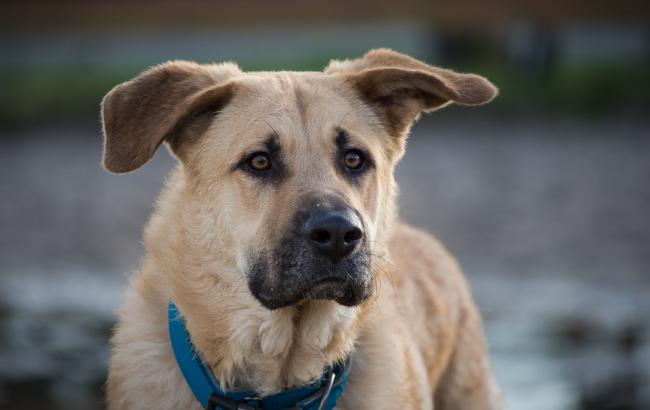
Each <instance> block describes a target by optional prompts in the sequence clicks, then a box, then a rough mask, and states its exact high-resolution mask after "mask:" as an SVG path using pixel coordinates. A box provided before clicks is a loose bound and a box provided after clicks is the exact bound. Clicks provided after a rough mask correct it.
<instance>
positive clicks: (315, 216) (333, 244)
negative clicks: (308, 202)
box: [303, 207, 363, 262]
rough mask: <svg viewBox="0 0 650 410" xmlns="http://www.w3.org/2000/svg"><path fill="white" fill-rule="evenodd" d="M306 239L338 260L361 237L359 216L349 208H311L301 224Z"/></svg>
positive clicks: (353, 246)
mask: <svg viewBox="0 0 650 410" xmlns="http://www.w3.org/2000/svg"><path fill="white" fill-rule="evenodd" d="M303 232H304V234H305V236H306V239H307V240H308V241H309V242H310V243H311V244H312V245H313V246H314V248H316V250H318V251H319V252H320V253H322V254H323V255H325V256H327V257H329V258H330V259H332V261H333V262H338V261H339V260H341V259H342V258H344V257H345V256H347V255H349V254H350V253H352V251H353V250H354V249H355V248H356V247H357V244H359V243H360V242H361V240H362V239H363V229H361V221H360V220H359V217H358V216H357V215H356V214H355V213H354V212H352V211H351V210H334V209H320V208H316V207H315V208H313V209H312V210H311V212H310V213H309V217H308V218H307V220H306V221H305V224H304V226H303Z"/></svg>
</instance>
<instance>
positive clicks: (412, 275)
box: [388, 221, 463, 288]
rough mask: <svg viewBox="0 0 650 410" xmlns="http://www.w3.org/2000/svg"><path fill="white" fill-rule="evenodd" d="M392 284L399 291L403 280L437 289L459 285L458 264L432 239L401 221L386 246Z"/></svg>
mask: <svg viewBox="0 0 650 410" xmlns="http://www.w3.org/2000/svg"><path fill="white" fill-rule="evenodd" d="M388 247H389V252H390V257H391V262H392V264H393V267H394V269H393V271H391V277H392V279H393V283H394V284H395V285H396V286H397V287H398V288H399V287H401V285H402V284H403V283H404V281H405V280H407V281H412V280H416V281H420V280H424V281H426V282H430V281H433V282H434V283H435V284H437V285H438V286H445V285H447V286H448V285H453V286H457V285H458V283H457V282H459V281H460V282H463V278H462V276H463V275H462V273H461V270H460V267H459V266H458V262H457V261H456V259H455V258H454V257H453V256H452V255H451V253H450V252H449V251H448V250H447V249H446V248H445V246H444V245H443V244H442V243H440V241H438V240H437V239H436V238H435V237H434V236H432V235H431V234H429V233H428V232H425V231H423V230H421V229H417V228H414V227H412V226H410V225H408V224H406V223H404V222H401V221H400V222H398V223H397V224H396V226H395V228H394V230H393V233H392V235H391V238H390V240H389V243H388Z"/></svg>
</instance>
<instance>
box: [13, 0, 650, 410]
mask: <svg viewBox="0 0 650 410" xmlns="http://www.w3.org/2000/svg"><path fill="white" fill-rule="evenodd" d="M373 47H390V48H393V49H395V50H398V51H401V52H404V53H408V54H411V55H413V56H415V57H418V58H420V59H423V60H425V61H427V62H429V63H431V64H435V65H441V66H446V67H450V68H454V69H456V70H466V71H472V72H477V73H480V74H483V75H485V76H487V77H488V78H490V79H491V80H492V81H493V82H494V83H496V84H497V85H498V86H499V87H500V88H501V95H500V97H499V98H498V99H497V100H496V101H495V102H494V103H493V104H491V105H490V106H486V107H481V108H473V109H469V108H449V109H446V110H443V111H440V112H438V113H434V114H432V115H429V116H426V117H424V118H422V120H421V121H420V122H419V123H418V124H417V125H416V127H415V128H414V131H413V134H412V136H411V139H410V142H409V149H408V152H407V155H406V156H405V158H404V160H403V161H402V163H401V164H400V165H399V168H398V170H397V179H398V182H399V183H400V185H401V196H400V204H401V214H402V216H403V218H404V219H406V220H407V221H409V222H410V223H413V224H415V225H419V226H422V227H425V228H426V229H428V230H429V231H431V232H433V233H434V234H436V235H437V236H438V237H439V238H441V239H442V241H443V242H445V243H446V244H447V246H448V247H449V248H450V249H451V251H452V252H453V253H454V254H455V255H456V256H458V258H459V259H460V262H461V264H462V266H463V267H464V270H465V271H466V273H467V276H468V278H469V281H470V284H471V287H472V290H473V293H474V295H475V297H476V299H477V301H478V304H479V307H480V309H481V311H482V314H483V316H484V319H485V328H486V334H487V338H488V342H489V345H490V350H491V354H492V360H493V363H494V367H495V370H496V374H497V378H498V380H499V382H500V384H501V386H502V387H503V389H504V391H505V395H506V400H507V403H508V408H509V409H514V410H519V409H527V410H563V409H575V410H584V409H593V410H600V409H630V410H636V409H639V410H640V409H645V410H647V409H650V131H649V130H650V116H649V114H650V3H649V2H648V1H647V0H639V1H637V0H619V1H617V2H614V1H611V0H609V1H608V0H591V1H570V0H565V1H559V0H546V1H543V2H541V1H538V2H521V1H515V0H500V1H481V0H455V1H452V0H437V1H416V0H402V1H400V2H397V1H384V0H375V1H369V0H364V1H345V0H330V1H328V2H319V3H316V2H304V1H297V0H295V1H289V0H278V1H273V2H266V1H262V0H255V1H241V2H234V1H233V2H227V1H201V0H186V1H183V2H171V1H147V0H145V1H139V2H129V1H120V2H108V1H102V2H100V1H57V2H54V1H51V2H45V1H43V2H35V1H11V0H4V1H3V2H2V3H1V4H0V408H2V409H35V408H50V409H73V410H74V409H99V408H103V407H104V406H103V402H102V400H103V382H104V380H105V377H106V365H107V359H108V338H109V336H110V332H111V327H112V326H113V323H114V316H113V311H114V309H115V308H116V306H117V305H118V303H119V300H120V295H121V292H122V291H123V289H124V287H125V286H126V283H127V280H128V276H129V273H130V272H131V271H133V270H134V269H136V268H137V266H138V263H139V260H140V259H141V257H142V253H143V248H142V245H141V228H142V226H143V224H144V223H145V221H146V220H147V216H148V215H149V213H150V212H151V211H152V205H153V201H154V199H155V197H156V194H157V192H158V191H159V190H160V188H161V184H162V181H163V180H164V178H165V175H166V173H167V172H168V171H169V170H170V168H171V167H172V166H173V160H172V159H171V158H170V157H169V155H168V154H167V153H166V151H165V150H160V151H159V152H158V153H157V154H156V156H155V158H154V160H153V161H151V162H150V163H149V164H147V165H146V166H145V167H144V168H143V169H141V170H139V171H137V172H135V173H133V174H129V175H125V176H113V175H109V174H108V173H106V172H105V171H103V170H102V169H101V168H100V165H99V163H100V156H101V133H100V123H99V116H98V108H99V102H100V100H101V98H102V96H103V95H104V94H105V93H106V92H107V91H108V90H109V89H110V88H111V87H112V86H114V85H116V84H117V83H119V82H122V81H125V80H127V79H129V78H131V77H132V76H134V75H136V74H137V73H138V72H140V71H142V70H143V69H145V68H147V67H149V66H151V65H154V64H157V63H160V62H163V61H165V60H169V59H189V60H196V61H198V62H213V61H217V62H218V61H223V60H233V61H236V62H238V63H239V64H240V66H241V67H242V68H243V69H245V70H258V69H274V70H278V69H292V70H302V69H305V70H318V69H321V68H323V67H324V66H325V65H326V64H327V62H328V60H329V59H330V58H351V57H357V56H360V55H362V54H363V53H364V52H366V51H367V50H368V49H370V48H373Z"/></svg>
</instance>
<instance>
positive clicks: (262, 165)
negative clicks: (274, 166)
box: [248, 153, 271, 171]
mask: <svg viewBox="0 0 650 410" xmlns="http://www.w3.org/2000/svg"><path fill="white" fill-rule="evenodd" d="M248 165H249V166H250V167H251V169H254V170H255V171H266V170H267V169H269V168H271V158H269V156H268V155H267V154H264V153H259V154H255V155H253V156H252V157H251V158H250V159H249V160H248Z"/></svg>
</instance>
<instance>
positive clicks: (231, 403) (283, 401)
mask: <svg viewBox="0 0 650 410" xmlns="http://www.w3.org/2000/svg"><path fill="white" fill-rule="evenodd" d="M168 317H169V339H170V341H171V345H172V350H173V351H174V356H176V362H177V363H178V367H179V368H180V370H181V373H183V376H184V377H185V381H186V382H187V384H188V385H189V387H190V389H191V390H192V392H193V393H194V396H195V397H196V399H197V400H198V401H199V402H200V403H201V406H202V407H203V408H204V409H208V410H254V409H264V410H284V409H295V410H331V409H333V408H334V406H335V405H336V401H337V399H338V398H339V396H340V395H341V393H343V389H344V388H345V384H346V382H347V380H348V376H349V374H350V367H351V364H352V356H350V357H349V358H348V360H347V361H346V363H344V364H336V365H335V366H334V367H331V368H327V369H326V370H325V372H324V373H323V376H322V377H321V378H320V379H319V380H317V381H316V382H314V383H312V384H309V385H307V386H304V387H297V388H293V389H289V390H284V391H281V392H279V393H276V394H272V395H270V396H264V397H260V396H259V395H258V394H257V393H255V392H247V391H235V392H226V391H224V390H223V389H222V388H221V386H220V385H219V383H218V382H217V380H215V378H214V377H213V375H212V372H211V371H210V369H208V368H207V367H206V366H205V364H204V363H203V361H202V360H201V358H200V357H199V355H198V352H196V350H195V349H194V346H193V345H192V342H191V341H190V339H189V335H188V333H187V330H186V329H185V323H184V321H183V318H182V317H181V315H180V312H179V311H178V308H177V307H176V305H174V303H173V302H169V316H168Z"/></svg>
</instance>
